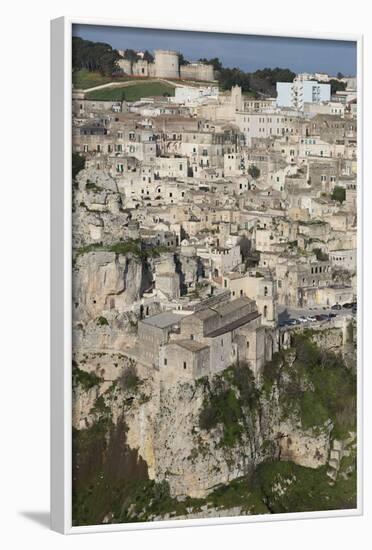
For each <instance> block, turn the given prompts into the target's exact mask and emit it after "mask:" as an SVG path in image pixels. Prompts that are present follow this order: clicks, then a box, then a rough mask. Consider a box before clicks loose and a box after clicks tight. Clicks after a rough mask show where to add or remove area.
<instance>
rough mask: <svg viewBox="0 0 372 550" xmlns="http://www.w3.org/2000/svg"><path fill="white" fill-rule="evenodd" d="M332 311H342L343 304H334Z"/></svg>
mask: <svg viewBox="0 0 372 550" xmlns="http://www.w3.org/2000/svg"><path fill="white" fill-rule="evenodd" d="M331 309H336V310H340V309H342V307H341V304H334V305H333V306H332V307H331Z"/></svg>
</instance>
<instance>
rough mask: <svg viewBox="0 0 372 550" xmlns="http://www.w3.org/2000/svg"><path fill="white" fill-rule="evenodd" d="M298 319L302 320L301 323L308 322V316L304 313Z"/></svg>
mask: <svg viewBox="0 0 372 550" xmlns="http://www.w3.org/2000/svg"><path fill="white" fill-rule="evenodd" d="M298 320H299V321H300V323H307V317H304V316H303V315H301V317H299V318H298Z"/></svg>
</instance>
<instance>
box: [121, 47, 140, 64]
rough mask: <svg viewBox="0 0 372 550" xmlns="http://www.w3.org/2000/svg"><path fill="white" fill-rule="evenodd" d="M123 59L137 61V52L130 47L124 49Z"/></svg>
mask: <svg viewBox="0 0 372 550" xmlns="http://www.w3.org/2000/svg"><path fill="white" fill-rule="evenodd" d="M124 59H128V61H131V62H132V63H133V62H135V61H137V59H138V55H137V52H136V51H134V50H131V49H127V50H125V52H124Z"/></svg>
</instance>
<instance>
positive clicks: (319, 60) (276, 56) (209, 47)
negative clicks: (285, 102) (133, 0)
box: [73, 25, 356, 76]
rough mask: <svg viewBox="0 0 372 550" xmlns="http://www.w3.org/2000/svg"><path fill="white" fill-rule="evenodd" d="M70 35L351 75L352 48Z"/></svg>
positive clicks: (211, 36)
mask: <svg viewBox="0 0 372 550" xmlns="http://www.w3.org/2000/svg"><path fill="white" fill-rule="evenodd" d="M73 35H74V36H80V37H81V38H85V39H87V40H92V41H96V42H106V43H108V44H110V45H111V46H112V47H113V48H115V49H120V50H125V49H133V50H137V51H143V50H149V51H151V52H152V51H153V50H154V49H157V48H158V49H166V50H176V51H178V52H181V53H182V54H183V55H184V57H185V58H186V59H187V60H188V61H197V60H198V59H199V58H202V57H205V58H207V59H209V58H211V57H219V58H220V60H221V61H222V64H223V66H224V67H231V68H232V67H238V68H240V69H242V70H243V71H248V72H249V71H255V70H257V69H263V68H265V67H269V68H274V67H282V68H288V69H291V70H292V71H294V72H296V73H299V72H311V73H312V72H326V73H328V74H330V75H336V74H337V73H338V72H341V73H343V74H344V75H347V76H355V74H356V42H352V41H338V40H319V39H304V38H280V37H273V36H254V35H237V34H219V33H200V32H192V31H169V30H160V29H140V28H130V27H108V26H101V25H100V26H98V25H97V26H96V25H74V26H73Z"/></svg>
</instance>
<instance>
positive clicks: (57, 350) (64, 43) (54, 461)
mask: <svg viewBox="0 0 372 550" xmlns="http://www.w3.org/2000/svg"><path fill="white" fill-rule="evenodd" d="M74 24H86V25H107V26H124V27H140V28H151V27H150V26H149V25H144V24H143V23H142V22H140V21H127V20H121V21H120V20H116V19H114V20H112V19H92V18H74V17H61V18H58V19H55V20H53V21H52V22H51V118H52V127H51V164H52V167H51V283H52V284H51V527H52V529H54V530H55V531H58V532H59V533H63V534H75V533H76V534H77V533H91V532H109V531H127V530H135V529H159V528H169V527H172V528H174V527H186V526H201V525H217V524H238V523H248V522H258V521H260V522H266V521H280V520H281V521H282V520H289V519H291V520H294V519H314V518H323V517H327V518H329V517H343V516H356V515H361V514H362V513H363V507H362V502H363V474H362V472H363V446H362V429H363V419H362V407H363V402H362V400H363V395H362V384H363V357H362V320H363V307H362V304H363V302H362V298H363V286H362V285H363V281H362V263H363V258H362V252H363V235H362V201H363V159H362V137H363V127H362V112H363V97H362V84H363V83H362V77H363V72H362V64H363V63H362V59H363V39H362V36H361V35H359V34H356V35H338V34H337V33H329V34H325V33H311V34H303V33H297V32H292V31H288V32H286V31H282V32H278V31H273V30H271V29H270V30H269V29H268V30H266V31H262V29H261V30H256V29H254V28H249V27H247V28H241V27H240V26H239V27H238V26H237V28H236V29H234V30H233V31H232V30H231V28H228V29H227V28H215V29H212V28H205V27H204V28H197V27H193V28H189V27H188V28H183V27H180V26H179V25H174V26H173V25H172V26H170V25H167V26H165V27H160V26H159V25H156V28H157V29H163V30H166V29H171V30H180V31H181V30H192V31H198V32H217V33H226V32H228V33H233V34H247V35H252V34H254V35H262V36H273V37H288V38H317V39H325V40H327V39H329V40H345V41H355V42H356V43H357V82H358V91H357V94H358V99H357V101H358V115H357V120H358V174H357V184H358V262H357V265H358V303H359V307H358V366H357V373H358V395H357V397H358V405H357V409H358V412H357V415H358V434H357V436H358V444H357V445H358V447H357V449H358V452H357V455H358V497H357V507H356V508H355V509H353V510H337V511H319V512H304V513H289V514H275V515H268V516H266V515H262V516H239V517H225V518H207V519H193V520H191V519H188V520H168V521H154V522H146V523H128V524H108V525H92V526H87V527H73V526H72V507H71V488H72V459H71V427H72V414H71V413H72V386H71V377H72V372H71V358H72V357H71V356H72V338H71V323H72V304H71V292H72V277H71V272H72V261H71V260H72V256H71V250H72V235H71V200H72V193H71V146H72V144H71V129H72V127H71V89H72V82H71V74H72V64H71V37H72V25H74Z"/></svg>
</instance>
